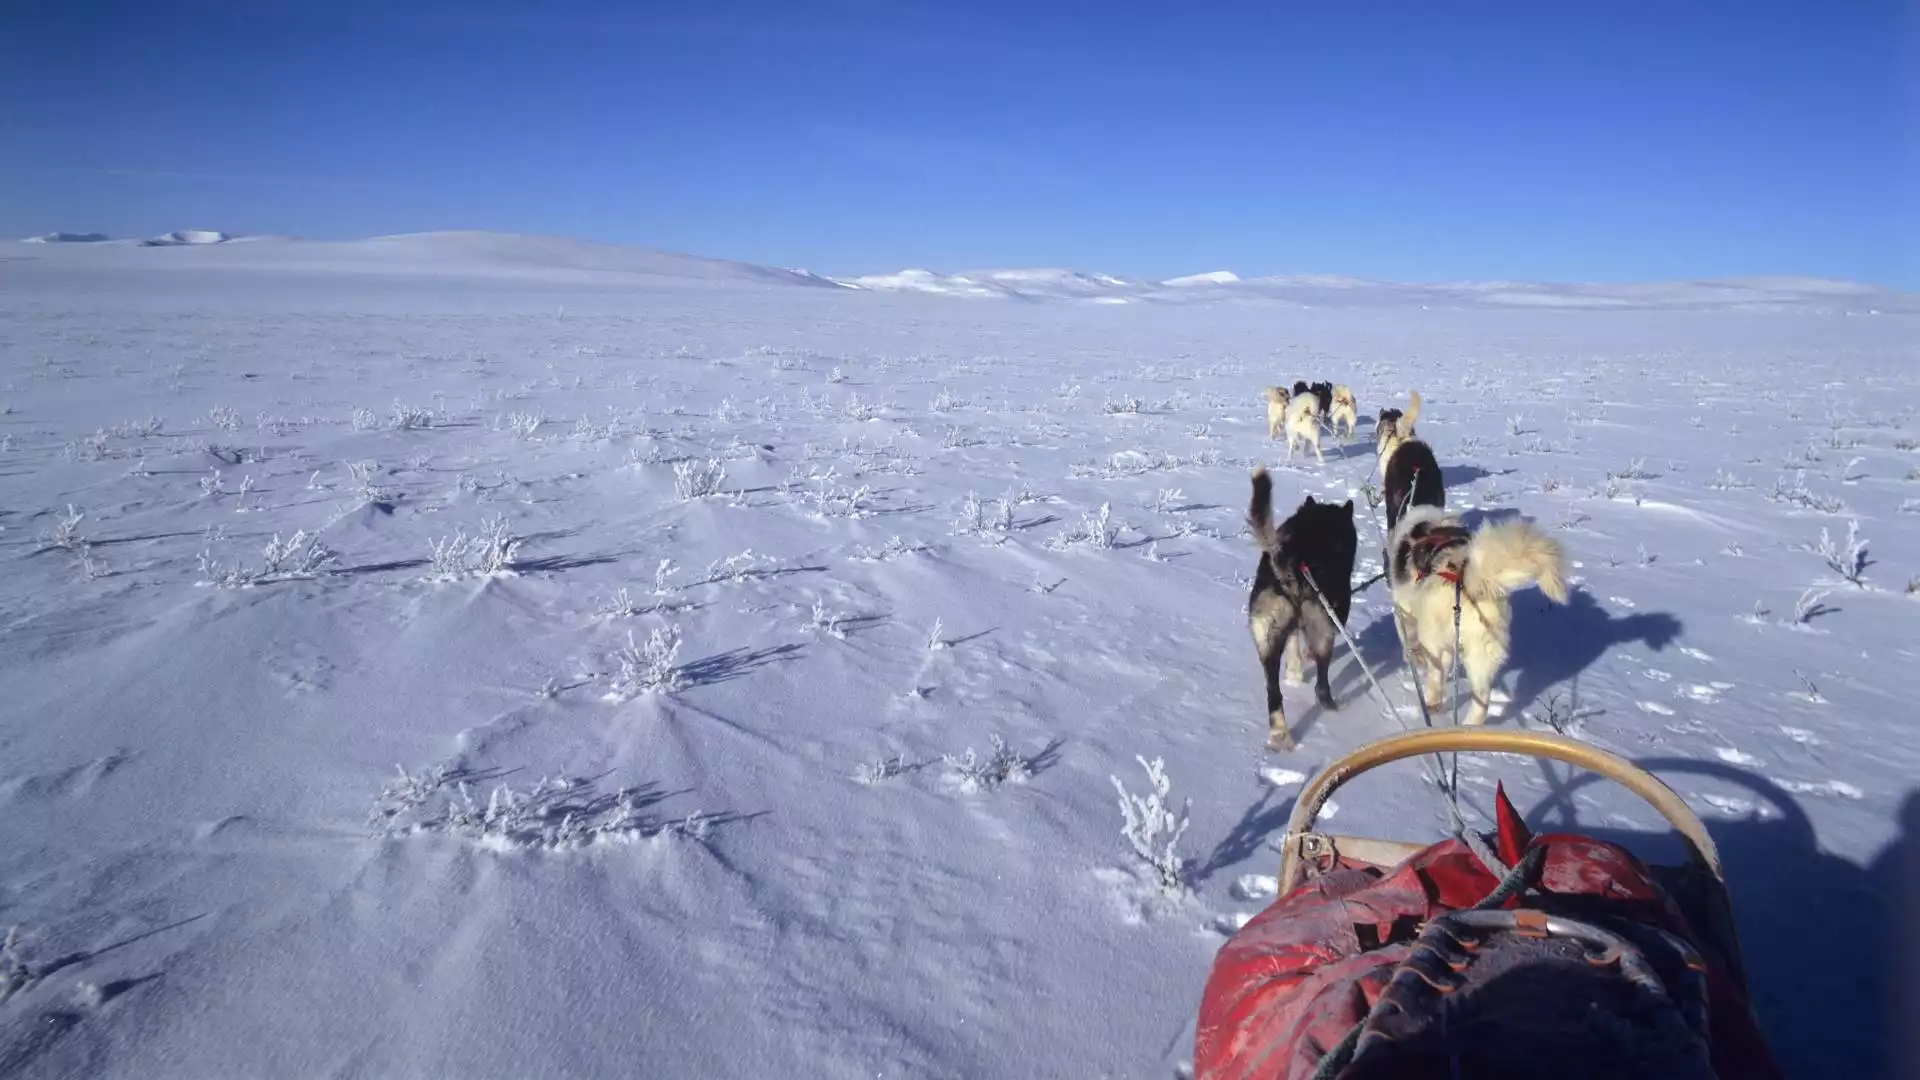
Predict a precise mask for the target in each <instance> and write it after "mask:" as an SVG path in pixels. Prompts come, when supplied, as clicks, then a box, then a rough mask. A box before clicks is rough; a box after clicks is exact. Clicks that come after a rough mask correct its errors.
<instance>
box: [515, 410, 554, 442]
mask: <svg viewBox="0 0 1920 1080" xmlns="http://www.w3.org/2000/svg"><path fill="white" fill-rule="evenodd" d="M546 422H547V418H546V417H545V416H542V415H541V414H539V413H537V412H530V413H524V412H517V413H508V414H507V417H506V420H505V424H506V427H507V430H508V431H511V432H513V435H514V438H516V439H531V438H533V436H534V433H535V432H537V431H539V430H540V425H541V424H544V423H546Z"/></svg>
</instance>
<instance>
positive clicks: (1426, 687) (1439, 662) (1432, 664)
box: [1414, 646, 1447, 717]
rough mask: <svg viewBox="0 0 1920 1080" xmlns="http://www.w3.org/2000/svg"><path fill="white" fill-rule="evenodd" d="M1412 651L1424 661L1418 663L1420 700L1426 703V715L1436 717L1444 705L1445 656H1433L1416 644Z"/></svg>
mask: <svg viewBox="0 0 1920 1080" xmlns="http://www.w3.org/2000/svg"><path fill="white" fill-rule="evenodd" d="M1414 653H1415V654H1416V655H1418V656H1420V658H1421V659H1422V660H1423V661H1424V663H1422V664H1421V665H1420V669H1421V670H1420V676H1421V684H1422V685H1421V688H1420V700H1422V701H1424V702H1426V703H1427V713H1428V715H1430V716H1436V717H1437V716H1439V715H1440V710H1441V709H1442V708H1443V707H1444V706H1445V705H1446V693H1447V663H1446V660H1447V658H1446V657H1441V656H1435V655H1433V654H1432V653H1429V652H1425V651H1424V650H1422V649H1420V648H1419V647H1417V646H1416V647H1415V648H1414Z"/></svg>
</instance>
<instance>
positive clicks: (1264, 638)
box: [1252, 614, 1295, 751]
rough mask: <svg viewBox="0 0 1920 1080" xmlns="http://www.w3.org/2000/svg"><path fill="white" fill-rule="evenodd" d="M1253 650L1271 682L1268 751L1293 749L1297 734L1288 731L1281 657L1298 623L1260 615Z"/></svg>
mask: <svg viewBox="0 0 1920 1080" xmlns="http://www.w3.org/2000/svg"><path fill="white" fill-rule="evenodd" d="M1252 628H1253V647H1254V651H1256V652H1258V653H1259V654H1260V674H1261V675H1262V676H1264V677H1265V678H1266V682H1267V749H1269V750H1282V751H1284V750H1291V749H1293V734H1292V733H1291V732H1289V731H1288V730H1287V708H1286V704H1285V702H1284V701H1282V700H1281V697H1280V654H1281V653H1282V652H1284V651H1286V648H1287V644H1288V639H1289V638H1290V637H1292V636H1293V632H1294V629H1295V622H1294V620H1288V621H1286V622H1284V623H1283V622H1281V621H1280V620H1278V619H1275V618H1272V617H1262V616H1261V615H1259V614H1256V615H1255V616H1254V618H1253V620H1252Z"/></svg>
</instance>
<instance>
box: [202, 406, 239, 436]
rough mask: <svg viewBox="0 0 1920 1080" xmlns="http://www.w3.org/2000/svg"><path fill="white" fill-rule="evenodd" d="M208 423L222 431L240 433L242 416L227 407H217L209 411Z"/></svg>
mask: <svg viewBox="0 0 1920 1080" xmlns="http://www.w3.org/2000/svg"><path fill="white" fill-rule="evenodd" d="M207 423H208V424H210V425H212V426H214V427H217V428H219V429H220V430H221V431H239V430H240V426H241V421H240V414H239V413H237V412H234V411H233V410H232V409H229V408H227V407H226V406H225V405H215V406H214V407H213V408H211V409H208V410H207Z"/></svg>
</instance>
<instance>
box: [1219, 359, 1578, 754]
mask: <svg viewBox="0 0 1920 1080" xmlns="http://www.w3.org/2000/svg"><path fill="white" fill-rule="evenodd" d="M1266 398H1267V437H1268V438H1279V437H1280V436H1281V434H1282V433H1284V434H1285V436H1286V440H1287V458H1288V460H1292V458H1293V449H1294V446H1295V445H1296V443H1301V442H1304V443H1305V444H1307V445H1308V446H1311V447H1312V448H1313V452H1314V456H1315V457H1316V458H1319V457H1320V429H1321V424H1322V422H1323V421H1325V420H1326V419H1327V418H1328V417H1329V416H1330V417H1331V420H1332V425H1333V426H1334V427H1335V429H1336V431H1337V429H1338V425H1340V424H1342V423H1343V422H1344V424H1345V426H1346V432H1347V434H1349V435H1351V434H1352V433H1353V429H1354V416H1355V411H1356V406H1355V403H1354V397H1353V391H1352V390H1351V389H1349V388H1348V387H1345V386H1335V385H1333V384H1331V383H1324V382H1321V383H1313V384H1311V385H1309V384H1308V383H1306V382H1296V383H1294V384H1293V389H1292V390H1291V391H1289V390H1286V389H1284V388H1282V387H1278V386H1271V387H1268V388H1267V390H1266ZM1419 419H1420V394H1419V392H1418V391H1415V392H1414V393H1413V394H1412V395H1411V402H1410V404H1409V405H1408V407H1407V409H1406V410H1405V411H1404V412H1403V411H1401V410H1399V409H1392V408H1387V409H1381V410H1380V416H1379V418H1378V420H1377V421H1376V422H1375V425H1374V440H1375V443H1374V448H1375V453H1376V455H1377V457H1378V459H1379V471H1380V488H1381V492H1382V497H1383V500H1384V502H1385V503H1386V513H1387V547H1386V551H1385V552H1384V553H1383V554H1384V555H1385V558H1386V577H1387V580H1388V583H1389V585H1390V586H1391V588H1392V591H1393V622H1394V628H1395V630H1396V631H1398V633H1399V636H1400V645H1401V648H1402V649H1403V650H1404V651H1405V653H1406V655H1407V657H1408V659H1409V661H1410V663H1411V665H1412V667H1413V669H1414V673H1415V677H1416V678H1417V679H1418V680H1419V683H1420V697H1421V701H1422V702H1423V703H1424V704H1425V706H1426V708H1427V710H1428V712H1429V713H1431V714H1433V715H1435V716H1439V715H1440V710H1441V707H1442V700H1441V699H1442V695H1443V694H1444V692H1445V690H1446V677H1447V674H1448V672H1449V671H1451V670H1452V666H1453V664H1454V663H1456V662H1457V663H1459V664H1460V666H1461V669H1462V672H1463V673H1464V674H1465V676H1466V679H1467V684H1468V688H1469V690H1470V691H1471V693H1472V702H1471V704H1470V705H1469V706H1468V707H1467V713H1466V716H1465V718H1464V720H1465V722H1466V723H1468V724H1484V723H1486V722H1487V709H1488V706H1489V705H1490V704H1491V697H1492V693H1493V681H1494V679H1495V678H1496V677H1498V676H1499V674H1500V669H1501V668H1502V667H1503V666H1504V665H1505V664H1506V662H1507V655H1508V641H1509V634H1510V631H1511V622H1512V613H1513V608H1512V604H1511V603H1510V602H1509V600H1508V597H1509V596H1510V594H1512V593H1513V592H1514V591H1515V590H1517V589H1520V588H1523V587H1525V586H1527V585H1538V586H1539V587H1540V591H1541V592H1542V593H1544V594H1545V595H1546V596H1547V597H1548V598H1549V599H1551V600H1553V601H1554V602H1555V603H1561V604H1564V603H1566V602H1567V571H1566V557H1565V555H1564V554H1563V553H1562V551H1561V549H1560V545H1559V543H1558V542H1556V541H1554V540H1553V539H1551V538H1550V537H1548V536H1546V535H1545V534H1543V533H1541V532H1540V531H1539V530H1538V529H1536V528H1534V527H1533V526H1532V525H1531V524H1529V523H1527V522H1524V521H1502V522H1497V523H1492V524H1486V525H1482V526H1480V527H1479V528H1478V529H1473V530H1469V529H1468V528H1467V527H1466V525H1465V524H1464V523H1463V522H1462V520H1461V518H1460V517H1459V515H1457V514H1449V513H1447V509H1446V507H1447V492H1446V485H1445V483H1444V482H1443V479H1442V476H1441V472H1440V465H1439V462H1438V461H1437V460H1436V459H1435V457H1434V454H1433V448H1432V447H1431V446H1429V445H1427V443H1426V442H1425V441H1423V440H1422V439H1420V437H1419V435H1418V434H1417V432H1416V431H1415V430H1414V425H1415V424H1416V423H1417V422H1418V421H1419ZM1321 460H1324V459H1321ZM1247 523H1248V525H1249V526H1251V528H1252V530H1253V538H1254V542H1255V543H1256V544H1258V545H1259V547H1260V564H1259V566H1258V567H1256V568H1255V570H1254V578H1253V594H1252V596H1251V597H1250V598H1249V599H1248V601H1247V623H1248V626H1249V627H1250V628H1251V629H1252V631H1253V644H1254V648H1255V650H1256V651H1257V652H1258V653H1259V655H1260V670H1261V673H1262V674H1263V675H1264V676H1265V677H1266V685H1267V745H1268V746H1269V747H1270V748H1272V749H1274V750H1289V749H1292V747H1293V735H1292V733H1291V732H1289V731H1288V729H1287V714H1286V708H1285V706H1284V704H1283V703H1282V701H1281V696H1280V665H1281V658H1282V656H1283V655H1284V656H1285V659H1286V665H1287V678H1288V679H1290V680H1298V679H1300V678H1301V666H1302V662H1301V653H1302V652H1303V651H1304V652H1305V653H1306V654H1307V655H1308V656H1311V657H1312V658H1313V662H1314V696H1315V697H1316V698H1318V700H1319V702H1320V704H1321V706H1322V707H1324V708H1328V709H1332V708H1335V707H1336V706H1335V704H1334V700H1333V691H1332V689H1331V688H1330V687H1329V686H1328V685H1327V668H1328V666H1329V665H1330V664H1331V663H1332V662H1333V654H1334V647H1335V645H1336V644H1337V643H1338V641H1339V640H1340V638H1341V636H1342V634H1343V629H1342V628H1343V627H1344V626H1345V625H1346V621H1347V614H1348V611H1349V610H1350V608H1351V606H1352V600H1353V564H1354V556H1355V554H1356V553H1357V552H1358V549H1359V533H1358V531H1357V530H1356V529H1355V528H1354V523H1353V500H1352V499H1348V500H1347V501H1346V502H1345V503H1343V504H1339V505H1335V504H1333V503H1327V502H1320V501H1317V500H1316V499H1314V497H1313V496H1312V495H1308V496H1307V497H1306V500H1305V501H1304V502H1302V503H1301V504H1300V506H1299V508H1298V509H1297V510H1295V511H1294V512H1293V515H1292V516H1291V517H1289V518H1287V519H1286V520H1285V521H1282V522H1280V523H1279V524H1278V525H1277V526H1276V525H1275V524H1274V521H1273V478H1272V477H1271V476H1269V475H1268V474H1267V470H1266V469H1265V468H1258V469H1255V470H1254V471H1253V500H1252V502H1251V504H1250V505H1249V506H1248V508H1247ZM1456 611H1457V612H1458V614H1457V615H1456ZM1336 620H1337V621H1336ZM1456 620H1457V621H1456Z"/></svg>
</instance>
